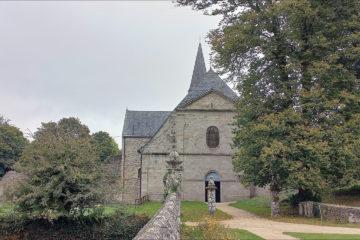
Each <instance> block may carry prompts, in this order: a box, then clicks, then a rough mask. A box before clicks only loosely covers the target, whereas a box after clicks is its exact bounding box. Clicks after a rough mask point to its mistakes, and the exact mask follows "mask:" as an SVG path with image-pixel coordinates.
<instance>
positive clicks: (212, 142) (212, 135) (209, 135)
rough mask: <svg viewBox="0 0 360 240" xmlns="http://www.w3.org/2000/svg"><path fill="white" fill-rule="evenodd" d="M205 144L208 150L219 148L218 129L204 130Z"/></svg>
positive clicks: (209, 128) (212, 127) (213, 127)
mask: <svg viewBox="0 0 360 240" xmlns="http://www.w3.org/2000/svg"><path fill="white" fill-rule="evenodd" d="M206 144H207V145H208V146H209V147H210V148H216V147H217V146H219V129H218V128H217V127H215V126H211V127H208V129H207V130H206Z"/></svg>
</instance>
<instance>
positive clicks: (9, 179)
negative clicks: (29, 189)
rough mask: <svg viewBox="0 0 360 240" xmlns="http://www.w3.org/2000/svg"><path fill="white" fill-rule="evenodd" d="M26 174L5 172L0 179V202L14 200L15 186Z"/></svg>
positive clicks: (24, 178)
mask: <svg viewBox="0 0 360 240" xmlns="http://www.w3.org/2000/svg"><path fill="white" fill-rule="evenodd" d="M26 178H27V177H26V175H25V174H23V173H18V172H15V171H9V172H7V173H6V174H5V175H4V176H3V177H2V178H1V180H0V202H7V201H14V200H15V198H16V197H15V196H16V190H17V189H16V188H17V186H18V185H19V184H20V183H21V182H23V181H25V180H26Z"/></svg>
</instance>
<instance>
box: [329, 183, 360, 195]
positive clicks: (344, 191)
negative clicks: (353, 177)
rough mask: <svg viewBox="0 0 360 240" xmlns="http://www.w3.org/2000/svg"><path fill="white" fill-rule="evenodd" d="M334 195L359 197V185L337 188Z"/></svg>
mask: <svg viewBox="0 0 360 240" xmlns="http://www.w3.org/2000/svg"><path fill="white" fill-rule="evenodd" d="M334 194H335V195H337V196H343V195H344V196H348V195H351V196H354V195H360V183H357V184H353V185H351V186H348V187H344V188H338V189H336V190H335V191H334Z"/></svg>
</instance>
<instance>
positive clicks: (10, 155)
mask: <svg viewBox="0 0 360 240" xmlns="http://www.w3.org/2000/svg"><path fill="white" fill-rule="evenodd" d="M27 143H28V140H27V139H26V138H25V137H24V134H23V133H22V132H21V131H20V129H18V128H17V127H15V126H13V125H11V124H10V123H9V120H6V119H5V118H4V117H2V116H0V177H1V176H2V175H3V174H4V173H5V172H6V171H8V170H9V169H12V168H13V165H14V163H15V162H17V161H18V160H19V158H20V156H21V154H22V152H23V150H24V148H25V146H26V144H27Z"/></svg>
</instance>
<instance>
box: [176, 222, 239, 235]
mask: <svg viewBox="0 0 360 240" xmlns="http://www.w3.org/2000/svg"><path fill="white" fill-rule="evenodd" d="M181 235H182V238H184V239H197V240H232V239H233V236H232V235H231V232H230V231H229V230H228V229H227V228H225V227H224V226H223V225H221V224H219V223H218V222H217V221H216V220H215V219H214V218H213V217H206V218H205V219H204V221H203V222H202V223H200V224H199V225H198V226H196V227H183V228H182V233H181Z"/></svg>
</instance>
